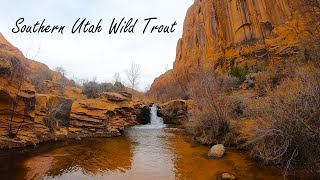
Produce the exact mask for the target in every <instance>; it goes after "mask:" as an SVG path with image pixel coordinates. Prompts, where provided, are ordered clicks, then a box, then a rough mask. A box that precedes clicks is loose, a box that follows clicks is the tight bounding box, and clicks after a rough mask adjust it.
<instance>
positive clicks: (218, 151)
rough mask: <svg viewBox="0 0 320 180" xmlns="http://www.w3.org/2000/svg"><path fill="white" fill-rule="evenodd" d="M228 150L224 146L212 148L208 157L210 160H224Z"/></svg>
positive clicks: (218, 145)
mask: <svg viewBox="0 0 320 180" xmlns="http://www.w3.org/2000/svg"><path fill="white" fill-rule="evenodd" d="M225 152H226V149H225V147H224V146H223V145H222V144H217V145H214V146H212V148H211V149H210V151H209V152H208V157H210V158H222V157H223V155H224V154H225Z"/></svg>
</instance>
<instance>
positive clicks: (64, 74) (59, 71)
mask: <svg viewBox="0 0 320 180" xmlns="http://www.w3.org/2000/svg"><path fill="white" fill-rule="evenodd" d="M55 71H57V72H58V73H60V74H61V75H62V76H66V70H65V69H64V67H63V66H58V67H56V68H55Z"/></svg>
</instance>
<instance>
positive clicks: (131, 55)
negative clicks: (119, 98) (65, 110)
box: [0, 0, 194, 90]
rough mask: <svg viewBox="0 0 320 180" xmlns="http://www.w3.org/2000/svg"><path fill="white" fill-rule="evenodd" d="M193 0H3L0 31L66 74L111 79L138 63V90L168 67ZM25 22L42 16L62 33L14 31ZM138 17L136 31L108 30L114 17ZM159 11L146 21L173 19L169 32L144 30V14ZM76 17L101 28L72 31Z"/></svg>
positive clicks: (13, 41)
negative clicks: (61, 27)
mask: <svg viewBox="0 0 320 180" xmlns="http://www.w3.org/2000/svg"><path fill="white" fill-rule="evenodd" d="M193 1H194V0H134V1H133V0H104V1H102V0H95V1H87V0H33V1H23V0H20V1H18V0H2V2H1V6H0V12H1V16H0V32H1V33H2V34H3V35H4V36H5V38H7V40H9V41H10V42H11V43H12V44H13V45H14V46H16V47H18V48H19V49H20V50H21V51H22V52H23V53H24V54H25V55H26V56H27V57H28V58H32V57H33V56H35V54H36V52H37V50H38V48H40V53H39V54H38V55H37V57H36V60H37V61H40V62H43V63H45V64H47V65H48V66H49V67H50V68H51V69H54V68H55V67H57V66H63V67H64V68H65V69H66V70H67V75H68V77H69V78H74V77H77V78H78V79H81V78H93V77H97V79H98V80H99V81H101V82H102V81H112V77H113V75H114V73H116V72H119V73H120V74H121V76H122V79H126V77H125V73H124V70H125V69H126V68H127V67H128V66H129V63H130V62H131V61H135V62H136V63H137V64H140V65H141V67H142V80H141V85H140V87H139V89H140V90H144V88H145V87H146V86H147V85H149V84H151V83H152V82H153V79H154V78H155V77H157V76H159V75H160V74H162V73H163V72H164V71H165V69H166V67H168V68H169V69H170V68H172V64H173V61H174V59H175V55H176V45H177V41H178V39H179V38H180V37H181V36H182V28H183V21H184V18H185V15H186V12H187V9H188V8H189V7H190V6H191V5H192V3H193ZM21 17H23V18H25V22H24V23H23V24H26V25H33V24H34V23H36V22H37V21H40V22H42V20H43V19H44V18H45V19H46V24H47V25H65V26H66V28H65V30H64V34H63V35H61V34H58V33H56V34H50V33H49V34H48V33H43V34H25V33H17V34H14V33H12V28H14V27H15V23H16V21H17V19H19V18H21ZM123 17H126V18H130V17H132V18H137V19H139V22H138V24H137V26H136V29H135V33H134V34H117V35H109V34H108V29H109V26H110V24H111V22H112V19H113V18H117V20H120V19H122V18H123ZM149 17H157V18H158V20H154V21H152V22H151V24H150V25H157V24H159V25H161V24H163V25H171V24H172V23H173V22H174V21H177V26H176V31H175V32H174V33H172V34H159V33H153V34H150V33H148V34H142V31H143V28H144V25H145V22H144V21H143V20H144V19H145V18H149ZM78 18H87V19H88V20H90V22H91V23H93V24H96V23H98V21H99V20H100V19H103V21H102V25H103V26H102V27H103V31H102V32H100V33H99V34H97V33H96V34H80V35H79V34H71V33H70V32H71V28H72V26H73V24H74V22H75V21H76V20H77V19H78Z"/></svg>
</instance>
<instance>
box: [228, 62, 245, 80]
mask: <svg viewBox="0 0 320 180" xmlns="http://www.w3.org/2000/svg"><path fill="white" fill-rule="evenodd" d="M248 74H249V67H248V64H246V65H245V66H244V67H243V68H241V67H238V66H233V67H232V68H231V70H230V76H233V77H237V78H238V79H239V83H243V82H244V81H245V80H246V77H247V75H248Z"/></svg>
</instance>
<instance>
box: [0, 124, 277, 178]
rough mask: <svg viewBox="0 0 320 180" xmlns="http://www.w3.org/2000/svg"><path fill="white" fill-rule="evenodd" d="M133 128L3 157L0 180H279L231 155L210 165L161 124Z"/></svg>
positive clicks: (175, 130) (201, 150)
mask: <svg viewBox="0 0 320 180" xmlns="http://www.w3.org/2000/svg"><path fill="white" fill-rule="evenodd" d="M156 121H157V122H154V120H153V122H152V123H151V124H149V125H144V126H135V127H131V128H129V129H127V130H126V132H125V133H124V134H123V135H122V136H120V137H115V138H92V139H83V140H81V141H78V140H66V141H63V142H55V143H45V144H41V145H38V146H36V147H29V148H25V149H15V150H10V151H2V152H1V153H0V164H1V167H0V179H148V180H149V179H215V178H216V177H217V176H218V175H219V174H221V173H223V172H228V173H232V174H234V175H236V176H237V177H238V179H268V180H269V179H281V178H282V175H281V173H280V172H279V171H278V170H277V169H276V168H275V167H265V166H260V165H259V164H257V163H255V162H254V161H251V160H250V159H249V158H248V156H247V155H246V154H245V153H243V152H239V151H236V150H234V149H227V153H226V155H225V156H224V157H223V158H222V159H209V158H207V156H206V154H207V152H208V150H209V149H210V147H207V146H202V145H199V144H197V143H195V142H193V141H192V139H191V138H190V137H189V136H188V135H187V134H186V132H185V130H183V129H180V128H179V127H172V126H165V125H163V123H162V121H161V119H156Z"/></svg>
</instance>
